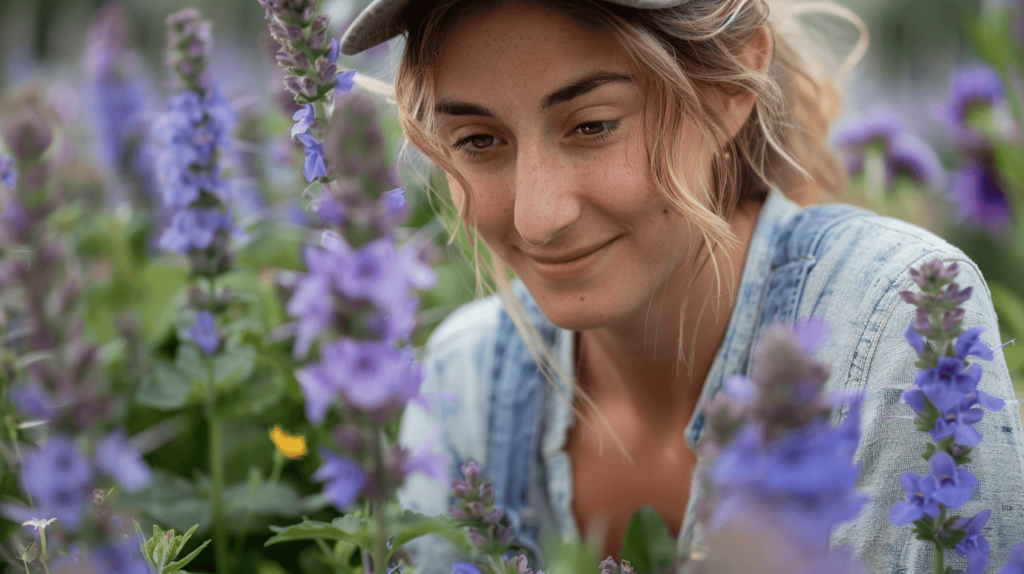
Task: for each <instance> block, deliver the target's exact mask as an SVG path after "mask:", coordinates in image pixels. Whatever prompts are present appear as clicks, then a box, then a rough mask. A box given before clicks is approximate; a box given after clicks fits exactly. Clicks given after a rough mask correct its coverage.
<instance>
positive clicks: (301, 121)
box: [292, 104, 316, 137]
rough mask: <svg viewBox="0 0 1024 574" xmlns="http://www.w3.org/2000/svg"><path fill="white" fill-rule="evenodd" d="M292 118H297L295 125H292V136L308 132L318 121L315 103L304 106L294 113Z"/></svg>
mask: <svg viewBox="0 0 1024 574" xmlns="http://www.w3.org/2000/svg"><path fill="white" fill-rule="evenodd" d="M292 119H293V120H295V125H294V126H292V137H295V136H297V135H299V134H304V133H306V132H308V131H309V128H310V127H311V126H312V125H313V124H314V123H316V111H315V110H314V109H313V104H306V105H304V106H302V108H301V109H299V111H297V112H295V114H293V115H292Z"/></svg>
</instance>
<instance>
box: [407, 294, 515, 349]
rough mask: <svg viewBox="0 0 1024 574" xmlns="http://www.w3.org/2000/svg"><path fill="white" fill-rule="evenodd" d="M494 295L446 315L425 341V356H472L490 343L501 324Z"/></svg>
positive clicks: (499, 305)
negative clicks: (467, 354) (452, 354)
mask: <svg viewBox="0 0 1024 574" xmlns="http://www.w3.org/2000/svg"><path fill="white" fill-rule="evenodd" d="M502 309H503V307H502V304H501V300H500V299H499V298H498V296H497V295H492V296H490V297H484V298H482V299H477V300H475V301H470V302H469V303H465V304H463V305H461V306H460V307H458V308H457V309H455V310H454V311H452V312H451V313H449V314H448V316H447V317H445V318H444V320H443V321H441V323H440V324H439V325H438V326H437V327H436V328H435V329H434V331H433V333H431V334H430V337H429V339H428V340H427V346H426V349H425V351H424V353H425V357H427V358H436V357H440V356H444V355H448V354H451V353H475V352H477V351H478V350H479V348H480V346H481V345H483V344H485V343H486V342H487V341H488V340H490V339H491V338H492V336H493V334H494V333H495V331H496V330H497V328H498V325H499V323H500V321H501V312H502Z"/></svg>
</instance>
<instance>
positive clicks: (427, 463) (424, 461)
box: [402, 427, 449, 483]
mask: <svg viewBox="0 0 1024 574" xmlns="http://www.w3.org/2000/svg"><path fill="white" fill-rule="evenodd" d="M440 433H441V429H440V427H437V428H435V429H434V430H433V431H431V432H430V433H429V434H428V435H427V436H426V437H425V438H424V439H423V442H422V443H420V446H418V447H416V450H414V451H412V452H411V453H409V456H408V457H407V458H406V459H405V464H404V466H403V468H402V473H403V474H404V475H405V476H409V475H410V474H413V473H416V472H418V473H421V474H423V475H424V476H426V477H428V478H432V479H434V480H437V481H440V482H442V483H443V482H446V481H447V480H448V470H447V467H448V460H449V457H448V455H446V454H437V453H435V452H433V449H434V445H435V444H437V439H438V436H439V435H440Z"/></svg>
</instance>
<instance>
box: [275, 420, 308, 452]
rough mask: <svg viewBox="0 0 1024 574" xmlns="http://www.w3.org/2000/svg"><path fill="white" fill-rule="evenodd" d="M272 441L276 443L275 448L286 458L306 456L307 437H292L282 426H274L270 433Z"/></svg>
mask: <svg viewBox="0 0 1024 574" xmlns="http://www.w3.org/2000/svg"><path fill="white" fill-rule="evenodd" d="M270 440H272V441H274V446H276V447H277V450H278V451H280V452H281V454H283V455H284V456H285V457H286V458H302V457H303V456H305V455H306V437H304V436H292V435H290V434H288V433H286V432H284V431H283V430H281V425H274V428H273V429H272V430H271V431H270Z"/></svg>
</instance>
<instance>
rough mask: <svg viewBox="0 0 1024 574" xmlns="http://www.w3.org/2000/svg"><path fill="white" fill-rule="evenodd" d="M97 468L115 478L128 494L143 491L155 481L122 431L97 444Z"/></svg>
mask: <svg viewBox="0 0 1024 574" xmlns="http://www.w3.org/2000/svg"><path fill="white" fill-rule="evenodd" d="M96 466H97V468H99V469H100V471H102V472H103V473H105V474H107V475H108V476H112V477H114V479H115V480H117V483H118V484H120V485H121V488H123V489H125V491H127V492H138V491H140V490H143V489H145V488H146V487H148V486H149V485H150V483H151V482H152V481H153V476H152V472H150V470H149V465H147V464H146V461H144V460H142V455H141V454H139V451H138V450H136V449H135V447H133V446H132V445H131V444H130V443H129V442H128V441H127V440H126V437H125V433H124V430H121V429H118V430H116V431H113V432H111V433H110V434H108V435H107V436H106V437H104V438H102V439H101V440H100V441H99V442H98V443H97V444H96Z"/></svg>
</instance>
